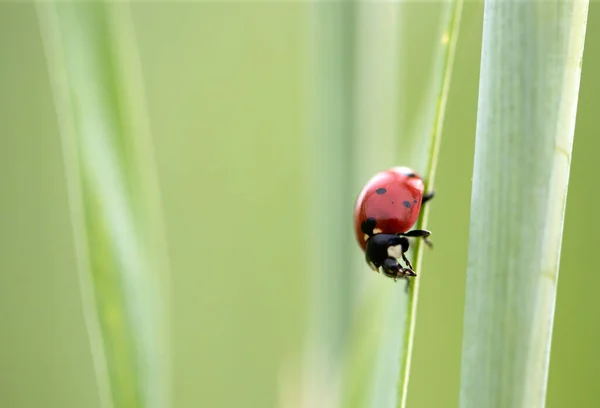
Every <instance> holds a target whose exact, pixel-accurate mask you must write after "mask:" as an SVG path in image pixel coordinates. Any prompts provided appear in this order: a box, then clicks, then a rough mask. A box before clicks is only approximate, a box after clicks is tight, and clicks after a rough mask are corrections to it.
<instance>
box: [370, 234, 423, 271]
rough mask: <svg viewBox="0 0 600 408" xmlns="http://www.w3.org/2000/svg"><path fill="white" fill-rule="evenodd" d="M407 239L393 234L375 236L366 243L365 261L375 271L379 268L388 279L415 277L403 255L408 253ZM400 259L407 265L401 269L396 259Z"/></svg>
mask: <svg viewBox="0 0 600 408" xmlns="http://www.w3.org/2000/svg"><path fill="white" fill-rule="evenodd" d="M408 246H409V244H408V239H407V238H406V237H403V236H399V235H394V234H375V235H372V236H371V237H370V238H369V240H368V241H367V247H366V250H365V256H366V261H367V263H368V264H369V265H372V266H373V267H374V269H375V270H379V268H380V267H381V268H382V269H383V273H384V274H385V275H387V276H389V277H390V278H394V279H398V278H402V277H405V276H417V274H416V273H415V271H413V269H412V265H411V264H410V263H409V262H408V259H406V256H405V255H404V253H405V252H406V251H408ZM400 257H402V259H404V261H405V262H406V264H407V267H403V266H402V265H400V263H399V262H398V259H397V258H400Z"/></svg>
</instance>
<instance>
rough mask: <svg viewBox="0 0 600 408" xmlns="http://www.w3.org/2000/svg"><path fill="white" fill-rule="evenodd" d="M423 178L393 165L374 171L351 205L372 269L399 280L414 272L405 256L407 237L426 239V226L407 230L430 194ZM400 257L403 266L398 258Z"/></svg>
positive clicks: (359, 242)
mask: <svg viewBox="0 0 600 408" xmlns="http://www.w3.org/2000/svg"><path fill="white" fill-rule="evenodd" d="M424 188H425V185H424V183H423V179H422V178H421V177H420V176H419V175H418V174H417V173H416V172H415V171H413V170H412V169H410V168H408V167H393V168H391V169H389V170H386V171H382V172H380V173H377V174H376V175H375V176H373V177H372V178H371V180H369V182H368V183H367V184H366V185H365V186H364V187H363V189H362V191H361V192H360V194H359V195H358V198H357V200H356V206H355V208H354V229H355V232H356V239H357V240H358V244H359V245H360V247H361V248H362V250H363V251H364V252H365V258H366V261H367V264H368V265H369V266H370V267H371V269H373V270H374V271H375V272H379V268H382V270H383V273H384V274H385V275H386V276H388V277H390V278H393V279H394V280H398V279H399V278H405V277H406V278H407V279H408V277H410V276H417V274H416V273H415V271H414V270H413V267H412V265H411V264H410V262H409V260H408V259H407V258H406V255H405V253H406V251H408V247H409V242H408V237H416V238H423V240H424V241H425V243H426V244H428V245H429V246H431V242H430V241H429V240H428V239H427V237H429V235H431V233H430V232H429V231H427V230H410V228H411V227H412V226H413V225H414V224H415V222H416V221H417V218H419V213H420V212H421V206H422V205H423V204H424V203H426V202H427V201H429V200H430V199H431V198H433V195H434V193H433V192H430V193H428V194H423V193H424ZM398 258H402V259H403V260H404V262H405V263H406V267H404V266H402V265H401V264H400V263H399V262H398Z"/></svg>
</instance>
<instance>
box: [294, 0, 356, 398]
mask: <svg viewBox="0 0 600 408" xmlns="http://www.w3.org/2000/svg"><path fill="white" fill-rule="evenodd" d="M354 7H355V6H354V4H353V3H352V2H349V1H340V2H328V1H317V2H314V3H313V4H311V6H310V7H309V10H310V14H309V24H310V27H309V35H310V39H309V40H310V48H309V49H310V50H311V55H310V56H309V72H308V74H309V78H310V82H311V83H312V86H311V87H310V93H311V94H310V95H309V97H308V100H309V101H310V103H311V106H310V109H309V116H310V119H309V122H310V125H309V128H310V139H309V140H310V143H311V150H312V151H313V152H314V154H313V156H312V158H311V160H312V163H311V164H310V172H311V174H309V178H310V184H311V186H313V188H314V190H313V197H312V198H311V203H310V204H311V225H310V226H309V228H308V231H309V241H310V244H309V245H310V251H309V253H310V256H311V257H312V259H311V264H312V267H311V269H312V277H311V288H310V291H311V299H310V311H309V324H310V327H309V330H308V336H307V337H308V339H307V344H306V349H305V359H304V360H305V361H304V374H303V377H304V381H303V384H304V385H303V391H302V393H303V406H305V407H311V408H312V407H314V408H321V407H322V408H329V407H336V406H338V405H339V401H340V388H341V384H340V383H341V379H340V377H341V372H340V365H341V360H342V358H343V357H342V356H343V351H344V347H345V343H346V340H347V338H348V326H349V321H350V316H351V312H352V304H353V300H354V296H355V291H356V284H355V282H354V281H353V280H352V279H350V278H349V276H348V272H349V271H350V270H351V262H350V259H349V257H348V256H347V255H348V252H349V251H350V248H353V247H352V245H353V244H354V242H353V238H354V237H353V235H352V225H351V222H350V221H349V220H351V216H350V218H349V217H348V212H347V211H345V209H346V208H348V203H351V202H352V199H353V191H352V189H351V176H352V171H351V165H352V163H351V161H349V160H347V158H348V157H349V156H350V155H351V152H352V135H353V132H354V125H353V121H352V107H353V104H354V95H353V87H352V77H353V61H352V60H353V49H352V44H353V40H354V23H353V19H354Z"/></svg>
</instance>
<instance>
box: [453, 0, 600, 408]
mask: <svg viewBox="0 0 600 408" xmlns="http://www.w3.org/2000/svg"><path fill="white" fill-rule="evenodd" d="M587 11H588V2H587V1H583V0H572V1H565V0H559V1H553V2H551V1H544V2H536V1H527V2H516V1H504V0H488V1H486V3H485V12H484V29H483V47H482V60H481V78H480V91H479V108H478V119H477V134H476V147H475V164H474V175H473V194H472V202H471V222H470V223H471V226H470V243H469V263H468V269H467V288H466V290H467V294H466V304H465V322H464V336H463V355H462V372H461V391H460V406H461V407H462V408H471V407H472V408H491V407H498V408H503V407H514V408H519V407H523V408H535V407H538V408H542V407H544V406H545V398H546V385H547V378H548V366H549V359H550V344H551V336H552V325H553V319H554V307H555V301H556V289H557V279H558V266H559V259H560V251H561V240H562V230H563V222H564V213H565V205H566V196H567V185H568V177H569V168H570V161H571V148H572V144H573V134H574V127H575V116H576V110H577V100H578V92H579V81H580V73H581V60H582V54H583V45H584V38H585V31H586V21H587Z"/></svg>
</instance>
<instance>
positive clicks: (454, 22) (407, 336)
mask: <svg viewBox="0 0 600 408" xmlns="http://www.w3.org/2000/svg"><path fill="white" fill-rule="evenodd" d="M462 6H463V1H462V0H453V2H452V3H451V4H450V5H449V8H448V11H447V14H446V16H447V17H446V18H447V20H446V24H445V27H446V28H445V30H444V32H443V34H442V38H441V41H440V44H441V47H440V50H439V51H440V53H441V65H440V70H439V72H437V74H438V75H440V80H439V82H438V83H439V90H438V92H437V98H436V100H435V109H434V117H433V120H432V122H433V123H432V127H431V136H430V138H429V140H430V150H429V156H428V159H427V167H426V169H425V171H424V172H422V175H423V176H424V177H425V191H431V190H433V185H434V181H435V172H436V168H437V161H438V153H439V150H440V144H441V135H442V127H443V124H444V115H445V113H446V102H447V100H448V92H449V89H450V80H451V78H452V67H453V66H454V55H455V52H456V43H457V40H458V34H459V29H460V19H461V16H462ZM413 145H414V146H418V144H416V143H413ZM428 213H429V206H424V207H423V211H422V213H421V216H420V218H419V221H418V222H417V225H416V226H415V228H416V229H424V228H426V225H427V217H428ZM413 253H414V255H413V257H414V261H413V266H414V267H415V270H417V271H420V270H421V265H422V255H423V242H422V240H418V241H416V242H415V245H414V250H413ZM419 285H420V279H418V278H417V279H414V280H413V281H412V284H411V290H410V295H409V299H408V310H407V317H406V321H405V323H404V326H405V328H404V330H403V336H404V339H403V341H402V343H401V344H402V346H401V347H402V351H401V353H400V375H399V381H398V400H397V406H398V407H399V408H405V407H406V406H407V400H408V383H409V378H410V365H411V359H412V351H413V344H414V337H415V324H416V316H417V301H418V297H419Z"/></svg>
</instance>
